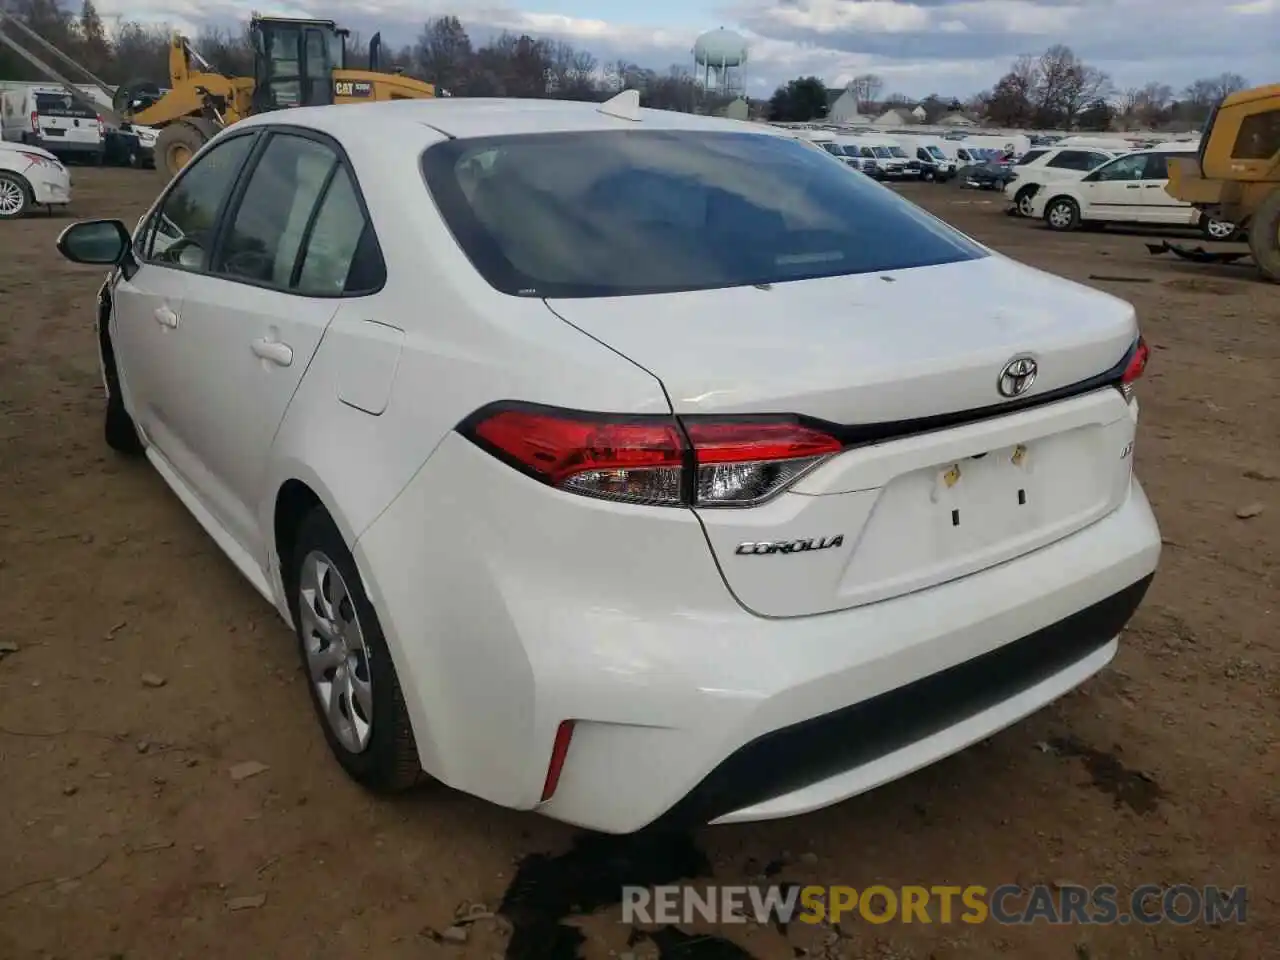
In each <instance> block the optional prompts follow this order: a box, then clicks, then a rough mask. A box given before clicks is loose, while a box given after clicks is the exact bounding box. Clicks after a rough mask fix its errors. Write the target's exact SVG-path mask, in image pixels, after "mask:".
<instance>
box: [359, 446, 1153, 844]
mask: <svg viewBox="0 0 1280 960" xmlns="http://www.w3.org/2000/svg"><path fill="white" fill-rule="evenodd" d="M354 552H355V555H356V559H357V562H358V563H359V565H360V569H361V571H362V575H363V577H364V580H365V583H366V585H367V586H368V588H369V593H370V596H371V598H372V599H373V601H374V604H375V606H376V608H377V609H378V611H379V615H380V617H381V619H382V621H383V623H382V626H383V628H384V631H385V632H386V634H387V639H388V644H389V646H390V648H391V651H392V655H393V657H394V659H395V663H396V668H397V671H398V673H399V675H400V681H401V685H402V687H403V688H404V693H405V699H406V704H407V706H408V709H409V713H410V716H411V718H412V720H413V724H414V731H415V735H416V738H417V743H418V747H419V752H420V755H421V760H422V763H423V767H424V769H426V770H427V771H428V772H429V773H431V774H432V775H434V776H436V777H437V778H439V779H440V780H442V781H444V782H445V783H447V784H449V785H450V786H453V787H456V788H458V789H460V790H463V791H465V792H468V793H472V794H475V795H477V796H480V797H483V798H485V799H488V800H491V801H493V802H495V803H499V804H502V805H504V806H511V807H517V808H524V809H529V808H536V809H539V810H540V811H541V812H544V813H546V814H547V815H549V816H552V817H555V818H557V819H561V820H566V821H569V822H572V823H576V824H579V825H582V826H586V827H590V828H593V829H597V830H602V831H606V832H611V833H626V832H631V831H634V830H638V829H640V828H642V827H644V826H646V825H648V824H650V823H653V822H654V821H656V820H658V819H659V818H663V817H664V815H666V817H667V818H670V819H671V820H673V821H675V820H683V821H701V822H705V821H706V820H711V819H717V820H722V821H731V820H753V819H764V818H771V817H782V816H788V815H792V814H799V813H804V812H807V811H809V810H814V809H818V808H820V807H823V806H827V805H829V804H833V803H837V802H839V801H841V800H843V799H845V798H847V797H850V796H853V795H855V794H857V793H860V792H862V791H865V790H868V789H871V788H872V787H875V786H877V785H878V784H881V783H885V782H887V781H889V780H892V779H894V778H896V777H898V776H902V775H904V774H906V773H909V772H910V771H911V770H914V769H917V768H919V767H921V766H924V765H926V764H928V763H931V762H932V761H934V760H937V759H940V758H942V757H944V756H947V755H948V754H950V753H953V752H955V751H956V750H959V749H962V748H963V747H965V746H966V745H968V744H970V743H972V742H974V741H976V740H979V739H981V738H983V737H985V736H988V735H989V734H991V733H992V732H994V731H996V730H999V729H1001V728H1002V727H1004V726H1007V725H1008V724H1010V723H1013V722H1015V721H1016V720H1017V719H1019V718H1020V717H1022V716H1025V715H1026V714H1028V713H1031V712H1033V711H1034V710H1036V709H1038V708H1039V707H1041V706H1043V705H1044V704H1047V703H1049V702H1050V701H1052V700H1053V699H1055V698H1056V697H1058V696H1060V695H1061V694H1062V693H1065V692H1066V691H1067V690H1069V689H1071V688H1072V687H1074V686H1076V685H1077V684H1079V683H1081V682H1082V681H1083V680H1085V679H1086V678H1087V677H1088V676H1090V675H1092V674H1093V673H1094V672H1096V671H1097V670H1099V669H1101V668H1102V667H1103V666H1104V665H1105V664H1106V663H1107V661H1108V660H1109V659H1110V657H1111V656H1112V655H1113V654H1114V651H1115V645H1114V643H1112V642H1111V641H1112V638H1113V637H1114V636H1115V634H1116V633H1117V632H1119V630H1120V628H1121V626H1122V625H1123V623H1124V621H1125V620H1126V619H1127V618H1128V616H1129V614H1130V613H1131V612H1132V609H1133V607H1134V606H1136V604H1137V602H1138V601H1139V600H1140V599H1141V594H1142V589H1144V587H1139V586H1133V585H1138V584H1141V583H1142V582H1143V581H1145V580H1146V579H1147V578H1148V577H1149V576H1150V575H1151V574H1152V573H1153V572H1154V570H1155V568H1156V563H1157V560H1158V558H1159V554H1160V535H1159V531H1158V529H1157V527H1156V523H1155V518H1154V517H1153V515H1152V513H1151V509H1150V507H1149V505H1148V503H1147V499H1146V497H1145V496H1144V494H1143V492H1142V490H1141V488H1140V487H1139V486H1138V484H1137V483H1136V482H1133V483H1132V484H1131V487H1130V491H1129V495H1128V497H1127V498H1126V499H1125V500H1124V502H1123V505H1122V506H1121V507H1120V508H1119V509H1117V510H1116V511H1114V512H1113V513H1111V514H1110V515H1108V516H1106V517H1105V518H1103V519H1101V520H1099V521H1097V522H1096V523H1093V524H1092V525H1090V526H1089V527H1087V528H1085V529H1084V530H1081V531H1079V532H1078V533H1075V534H1073V535H1071V536H1069V537H1066V538H1064V539H1062V540H1060V541H1058V542H1056V543H1054V544H1052V545H1050V546H1047V547H1044V548H1042V549H1039V550H1036V551H1034V552H1033V553H1030V554H1027V555H1025V556H1023V557H1021V558H1019V559H1017V560H1014V561H1010V562H1008V563H1004V564H1000V565H998V566H996V567H992V568H990V569H987V570H984V571H982V572H980V573H976V574H973V575H970V576H967V577H964V578H962V579H959V580H954V581H951V582H948V583H944V584H941V585H938V586H936V587H932V588H929V589H926V590H920V591H917V592H915V593H912V594H908V595H905V596H901V597H897V598H895V599H892V600H885V601H881V602H878V603H872V604H868V605H865V606H862V607H858V608H855V609H851V610H846V611H843V612H838V613H830V614H823V615H816V616H808V617H792V618H787V619H770V618H764V617H759V616H755V615H753V614H751V613H749V612H747V611H746V610H744V609H743V608H742V607H741V606H740V605H738V603H737V602H736V601H735V600H734V599H733V597H732V596H731V595H730V594H729V592H728V590H727V589H726V587H725V585H724V581H723V579H722V578H721V576H720V573H719V571H718V569H717V567H716V565H715V563H714V561H713V559H712V556H711V552H710V550H709V549H708V547H707V541H706V538H705V536H704V534H703V531H702V529H701V527H700V526H699V525H698V522H697V519H696V518H695V517H694V516H693V515H692V513H691V512H689V511H683V510H654V509H646V508H643V507H633V506H628V505H622V504H613V503H608V502H605V501H589V500H585V499H584V498H581V497H576V496H573V495H571V494H564V493H559V492H557V491H552V490H549V489H548V488H546V487H543V486H542V485H540V484H538V483H536V482H535V481H532V480H529V479H528V478H526V477H524V476H522V475H520V474H518V473H516V472H515V471H514V470H511V469H510V468H509V467H507V466H505V465H503V464H500V463H498V462H497V461H496V460H494V459H493V458H491V457H489V455H488V454H485V453H483V452H481V451H480V450H479V449H478V448H476V447H474V446H472V445H471V444H470V443H469V442H468V441H466V440H464V439H462V438H461V437H459V436H457V435H456V434H455V435H450V436H449V437H448V438H447V439H446V440H445V441H444V442H443V443H442V444H441V446H440V448H439V449H438V450H437V451H436V453H435V454H434V455H433V456H432V458H431V460H430V461H429V462H428V464H427V465H426V467H425V468H424V469H423V470H422V471H421V472H420V473H419V475H418V477H417V478H415V480H414V481H413V482H412V483H411V484H410V485H409V487H408V488H407V489H406V490H405V491H404V493H403V494H402V495H401V496H400V497H399V498H398V499H397V500H396V502H395V503H393V504H392V505H391V507H390V508H388V509H387V511H386V512H385V513H383V514H382V516H381V517H380V518H379V519H378V520H377V521H376V522H375V523H374V524H373V525H372V526H371V527H370V529H369V530H368V531H367V532H366V533H365V534H364V535H363V536H361V537H360V539H359V540H358V541H357V543H356V545H355V551H354ZM1130 587H1133V588H1132V589H1129V590H1126V588H1130ZM988 655H994V656H995V659H991V660H984V659H978V658H983V657H984V656H988ZM967 664H978V666H966V665H967ZM953 670H957V671H959V672H951V671H953ZM975 673H979V674H981V675H982V677H983V680H982V682H981V683H979V684H977V685H976V686H975V685H974V684H973V683H972V677H973V676H974V675H975ZM988 674H989V676H988ZM935 675H936V676H935ZM924 678H934V679H931V680H929V681H926V686H925V687H923V688H920V687H916V688H912V687H910V686H909V685H911V684H915V683H917V682H919V681H922V680H923V679H924ZM970 686H972V687H974V689H973V690H971V691H970V690H968V687H970ZM903 688H906V689H907V690H908V691H909V692H908V693H906V694H903V693H901V692H899V693H896V694H895V693H894V692H895V691H900V690H902V689H903ZM921 690H927V691H931V692H930V693H929V694H928V695H929V696H930V697H932V698H936V699H937V701H938V703H937V707H936V708H934V707H933V706H931V707H930V709H928V710H921V709H920V702H919V701H920V698H921V696H923V695H924V694H923V693H921V692H920V691H921ZM939 691H941V692H939ZM886 695H887V699H879V698H885V697H886ZM907 698H909V699H907ZM905 707H913V708H914V709H915V714H916V715H912V714H911V713H909V711H908V710H907V709H905ZM944 708H945V709H944ZM868 717H872V718H875V719H874V720H873V721H868V720H867V718H868ZM886 717H889V718H891V719H892V720H893V723H892V724H890V723H889V721H888V720H886V719H884V718H886ZM565 720H573V721H575V732H574V736H573V740H572V743H571V745H570V747H569V751H568V757H567V760H566V762H565V765H564V769H563V772H562V775H561V777H560V782H559V786H558V789H557V790H556V792H555V794H554V796H553V797H552V798H551V799H550V800H548V801H546V802H540V796H541V792H542V788H543V784H544V780H545V778H546V774H547V767H548V763H549V760H550V757H551V753H552V747H553V743H554V741H555V736H556V730H557V728H558V727H559V725H560V724H561V723H562V722H563V721H565ZM868 722H874V723H875V724H876V725H877V726H878V727H883V728H884V729H883V730H877V731H876V732H875V733H874V735H873V736H871V737H870V738H864V739H862V740H856V739H853V738H850V737H849V731H850V730H851V729H854V728H860V729H859V730H858V732H860V733H861V732H864V731H865V728H866V724H867V723H868ZM797 725H800V726H797ZM806 731H807V732H806ZM890 731H892V732H891V734H890ZM811 735H812V736H813V737H814V738H815V740H816V741H820V742H829V740H830V739H831V738H834V739H836V740H839V739H841V738H842V737H843V738H844V739H846V740H850V743H849V744H848V745H847V746H842V747H841V749H840V750H838V751H834V752H831V751H828V752H827V753H821V751H811V750H810V749H809V748H804V749H798V748H797V746H796V745H797V744H801V743H802V741H803V740H805V739H806V738H808V737H809V736H811ZM778 744H782V747H779V746H778ZM786 753H793V754H794V755H795V756H794V758H793V759H787V762H785V763H783V762H781V761H780V759H779V757H780V755H781V754H786Z"/></svg>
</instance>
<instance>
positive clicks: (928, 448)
mask: <svg viewBox="0 0 1280 960" xmlns="http://www.w3.org/2000/svg"><path fill="white" fill-rule="evenodd" d="M548 305H549V306H550V307H551V308H552V309H553V310H554V311H555V312H556V313H557V314H559V315H560V316H561V317H562V318H564V319H565V320H566V321H567V322H569V323H571V324H573V325H575V326H577V327H579V328H580V329H582V330H583V331H584V332H586V333H588V334H589V335H591V336H592V337H594V338H596V339H598V340H600V341H601V342H603V343H605V344H607V345H608V346H610V347H611V348H613V349H614V350H617V351H618V352H619V353H621V354H623V355H625V356H627V357H629V358H631V359H632V360H633V361H635V362H636V363H638V364H639V365H641V366H642V367H644V368H646V369H648V370H649V371H651V372H652V373H653V374H654V375H655V376H656V377H657V378H658V379H659V380H660V381H661V382H662V383H663V385H664V387H665V389H666V391H667V394H668V397H669V399H670V401H671V405H672V409H673V411H674V412H675V413H676V414H677V415H686V416H687V415H699V414H701V415H708V414H709V415H738V414H761V413H789V414H798V415H801V416H804V417H807V418H812V419H813V420H815V421H821V422H826V423H827V424H828V425H831V429H833V430H835V431H837V432H838V433H839V434H840V435H841V436H842V437H844V438H847V439H850V440H851V441H852V445H851V446H849V447H848V448H847V449H846V450H845V451H844V452H842V453H839V454H837V455H835V456H833V457H831V458H830V459H828V460H827V461H825V462H824V463H822V464H821V465H820V466H819V467H818V468H817V469H816V470H814V471H813V472H811V473H809V474H807V475H806V476H805V477H804V478H802V479H801V480H800V481H799V482H798V483H797V484H796V485H795V486H793V487H792V488H791V489H790V490H788V491H787V492H785V493H783V494H781V495H780V496H777V497H775V498H773V499H772V500H770V501H768V502H766V503H763V504H761V505H758V506H755V507H750V508H709V507H699V508H697V509H698V514H699V517H700V519H701V520H702V523H703V526H704V529H705V530H706V534H707V538H708V542H709V545H710V547H711V549H712V551H713V553H714V555H715V557H716V560H717V562H718V563H719V565H720V568H721V571H722V572H723V574H724V577H725V581H726V583H727V585H728V586H729V588H730V590H732V591H733V593H734V594H735V595H736V596H737V597H738V599H739V600H740V601H741V602H742V604H743V605H744V606H746V607H747V608H748V609H750V610H752V611H754V612H756V613H758V614H761V615H765V616H775V617H786V616H802V615H807V614H814V613H822V612H828V611H833V610H840V609H846V608H849V607H853V606H858V605H861V604H866V603H873V602H876V601H878V600H883V599H888V598H890V597H894V596H899V595H902V594H904V593H909V592H911V591H914V590H919V589H923V588H926V587H928V586H932V585H934V584H938V583H942V582H945V581H947V580H951V579H955V578H957V577H961V576H965V575H967V574H970V573H974V572H977V571H979V570H982V569H985V568H987V567H990V566H992V565H994V564H997V563H1002V562H1006V561H1008V560H1010V559H1013V558H1015V557H1017V556H1020V555H1022V554H1025V553H1027V552H1029V551H1032V550H1035V549H1038V548H1040V547H1042V546H1046V545H1047V544H1049V543H1052V542H1054V541H1055V540H1058V539H1061V538H1062V537H1065V536H1068V535H1070V534H1071V533H1073V532H1075V531H1077V530H1080V529H1082V528H1083V527H1085V526H1088V525H1089V524H1091V523H1093V522H1095V521H1097V520H1098V519H1101V518H1102V517H1104V516H1106V515H1107V514H1108V513H1110V512H1112V511H1113V510H1115V509H1116V508H1117V507H1118V506H1119V505H1120V504H1121V503H1123V501H1124V498H1125V497H1126V496H1127V495H1128V489H1129V482H1130V471H1131V463H1132V458H1131V452H1132V441H1133V434H1134V423H1135V418H1134V416H1133V415H1132V410H1131V407H1130V406H1129V404H1128V403H1127V402H1126V400H1125V398H1124V397H1123V396H1122V395H1121V393H1120V391H1119V390H1116V389H1113V388H1112V387H1111V386H1106V385H1099V381H1098V378H1099V376H1100V375H1102V374H1105V373H1106V372H1107V371H1111V370H1114V369H1115V368H1116V367H1117V365H1118V364H1120V363H1122V361H1123V360H1124V358H1125V356H1126V354H1127V352H1128V350H1129V348H1130V347H1131V346H1132V344H1133V341H1134V339H1135V338H1136V335H1137V328H1136V322H1135V319H1134V314H1133V309H1132V307H1130V306H1129V305H1128V304H1125V303H1123V302H1122V301H1119V300H1116V299H1115V298H1112V297H1110V296H1107V295H1105V294H1101V293H1098V292H1096V291H1092V290H1089V289H1088V288H1084V287H1079V286H1077V285H1075V284H1071V283H1068V282H1066V281H1060V280H1057V279H1056V278H1051V277H1048V276H1047V275H1037V274H1036V273H1035V272H1034V271H1030V270H1028V269H1027V268H1024V267H1021V266H1018V265H1016V264H1014V263H1012V262H1011V261H1007V260H1005V259H1003V258H1000V257H996V256H992V257H989V258H986V259H982V260H978V261H970V262H967V263H959V264H950V265H945V266H938V267H926V268H919V269H916V270H906V271H896V272H892V273H886V274H875V275H863V276H850V277H839V278H830V279H823V280H811V281H802V282H795V283H788V284H779V285H777V286H775V287H773V288H771V289H756V288H746V289H742V288H734V289H730V290H718V291H699V292H694V293H682V294H667V295H661V296H656V297H653V296H650V297H643V296H636V297H619V298H608V299H572V300H552V301H548ZM1017 356H1030V357H1032V358H1034V359H1035V361H1036V362H1037V364H1038V365H1039V373H1038V375H1037V377H1036V379H1035V381H1034V382H1033V383H1032V385H1031V387H1030V389H1028V390H1027V392H1026V394H1025V395H1024V397H1022V398H1018V399H1016V400H1012V401H1011V400H1008V399H1007V398H1005V397H1002V396H1001V394H1000V392H999V389H998V387H997V383H998V381H999V380H1000V375H1001V371H1002V370H1003V369H1004V366H1005V365H1006V364H1007V363H1008V362H1009V361H1010V360H1011V359H1012V358H1014V357H1017ZM1090 383H1093V384H1094V388H1093V389H1084V388H1082V389H1080V390H1077V388H1078V387H1080V385H1082V384H1083V385H1088V384H1090ZM1036 398H1042V400H1043V401H1046V402H1040V403H1032V401H1034V400H1035V399H1036ZM1019 404H1023V405H1022V406H1019ZM859 438H861V439H859ZM797 542H798V543H799V544H800V546H798V547H794V548H793V547H791V546H789V545H790V544H794V543H797Z"/></svg>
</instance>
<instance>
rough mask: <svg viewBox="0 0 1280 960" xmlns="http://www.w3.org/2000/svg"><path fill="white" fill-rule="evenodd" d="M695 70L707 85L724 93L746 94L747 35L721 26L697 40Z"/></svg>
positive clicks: (724, 95)
mask: <svg viewBox="0 0 1280 960" xmlns="http://www.w3.org/2000/svg"><path fill="white" fill-rule="evenodd" d="M693 66H694V74H695V75H696V76H697V78H698V80H699V82H700V83H701V84H702V86H703V88H704V89H705V90H706V91H707V92H708V93H711V94H716V95H718V96H722V97H741V96H744V95H745V94H746V91H747V83H746V66H747V39H746V37H744V36H742V35H741V34H737V33H734V32H733V31H732V30H726V29H725V28H724V27H721V28H720V29H719V30H708V31H707V32H706V33H704V34H703V35H702V36H700V37H699V38H698V39H697V40H696V41H695V42H694V44H693Z"/></svg>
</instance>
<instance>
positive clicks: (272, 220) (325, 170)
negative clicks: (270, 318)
mask: <svg viewBox="0 0 1280 960" xmlns="http://www.w3.org/2000/svg"><path fill="white" fill-rule="evenodd" d="M338 162H339V161H338V157H337V154H335V153H334V152H333V150H332V149H331V148H330V147H328V146H326V145H325V144H323V143H320V142H319V141H316V140H311V139H309V138H307V137H299V136H293V135H290V134H274V135H272V137H271V139H270V140H269V141H268V142H267V148H266V149H265V150H264V151H263V152H262V157H261V158H260V159H259V160H258V163H257V165H256V166H255V167H254V168H253V173H251V174H250V175H249V183H248V186H247V187H246V188H245V191H244V196H243V197H242V198H241V200H240V205H239V208H238V209H237V210H236V211H235V215H234V218H233V219H232V220H231V225H230V227H229V229H228V230H227V231H226V238H225V239H224V240H223V242H222V243H221V244H219V250H218V257H217V262H216V263H215V264H214V267H213V270H214V272H215V273H220V274H223V275H225V276H228V277H231V278H234V279H237V280H248V281H250V282H252V283H261V284H270V285H272V286H276V287H288V286H289V283H290V280H291V279H292V277H293V268H294V265H295V264H296V263H297V260H298V251H299V250H300V249H301V248H302V241H303V238H304V234H305V232H306V229H307V225H308V223H309V222H310V220H311V214H312V211H314V210H315V208H316V204H317V203H318V202H319V200H320V195H321V194H322V193H323V192H324V190H325V188H326V187H327V186H328V183H329V180H330V178H331V176H332V175H333V173H334V172H335V170H336V168H337V166H338Z"/></svg>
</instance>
